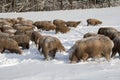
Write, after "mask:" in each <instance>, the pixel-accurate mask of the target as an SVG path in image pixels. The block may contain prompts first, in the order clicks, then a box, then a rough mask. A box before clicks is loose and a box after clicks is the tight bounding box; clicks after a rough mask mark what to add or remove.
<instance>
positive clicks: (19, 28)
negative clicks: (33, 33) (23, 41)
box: [14, 24, 35, 31]
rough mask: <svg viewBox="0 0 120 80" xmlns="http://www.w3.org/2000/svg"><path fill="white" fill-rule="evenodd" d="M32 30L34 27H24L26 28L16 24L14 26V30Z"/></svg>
mask: <svg viewBox="0 0 120 80" xmlns="http://www.w3.org/2000/svg"><path fill="white" fill-rule="evenodd" d="M34 28H35V26H33V25H26V26H24V25H21V24H19V25H17V24H16V25H15V26H14V29H16V30H21V31H29V30H34Z"/></svg>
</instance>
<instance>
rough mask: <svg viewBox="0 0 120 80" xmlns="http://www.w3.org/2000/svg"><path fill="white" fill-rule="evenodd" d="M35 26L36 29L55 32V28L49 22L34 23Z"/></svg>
mask: <svg viewBox="0 0 120 80" xmlns="http://www.w3.org/2000/svg"><path fill="white" fill-rule="evenodd" d="M34 25H35V26H37V28H38V29H41V30H46V31H49V30H55V28H56V26H55V25H54V24H53V23H52V22H51V21H36V22H35V23H34Z"/></svg>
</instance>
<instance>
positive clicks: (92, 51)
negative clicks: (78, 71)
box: [68, 36, 114, 63]
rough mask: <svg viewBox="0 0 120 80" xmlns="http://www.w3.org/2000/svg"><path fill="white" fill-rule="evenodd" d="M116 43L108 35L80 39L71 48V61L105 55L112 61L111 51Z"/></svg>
mask: <svg viewBox="0 0 120 80" xmlns="http://www.w3.org/2000/svg"><path fill="white" fill-rule="evenodd" d="M113 46H114V44H113V42H112V41H111V40H110V39H109V38H108V37H107V36H93V37H88V38H84V39H82V40H78V41H77V42H76V43H75V44H74V45H73V46H72V47H71V48H70V49H69V50H68V52H69V53H70V57H69V58H70V60H71V63H76V62H78V61H79V60H81V59H82V60H83V61H86V60H87V59H88V58H90V57H92V58H99V57H102V56H104V57H105V58H106V60H107V61H110V58H111V57H110V53H111V51H112V48H113Z"/></svg>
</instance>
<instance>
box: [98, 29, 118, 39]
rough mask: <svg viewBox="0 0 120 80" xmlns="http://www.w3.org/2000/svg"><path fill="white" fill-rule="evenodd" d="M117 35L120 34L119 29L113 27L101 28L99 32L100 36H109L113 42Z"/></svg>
mask: <svg viewBox="0 0 120 80" xmlns="http://www.w3.org/2000/svg"><path fill="white" fill-rule="evenodd" d="M117 33H118V31H117V29H115V28H112V27H101V28H99V30H98V34H102V35H105V36H108V37H109V38H110V39H111V40H112V39H114V38H115V37H116V35H117Z"/></svg>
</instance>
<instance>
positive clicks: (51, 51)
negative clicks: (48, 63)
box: [39, 36, 65, 60]
mask: <svg viewBox="0 0 120 80" xmlns="http://www.w3.org/2000/svg"><path fill="white" fill-rule="evenodd" d="M39 45H40V46H41V48H42V54H43V55H44V58H45V60H49V59H54V58H55V54H56V52H57V51H60V52H61V51H65V48H64V46H63V45H62V43H61V42H60V40H59V39H58V38H56V37H52V36H44V37H43V39H42V43H39ZM39 48H40V47H39Z"/></svg>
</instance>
